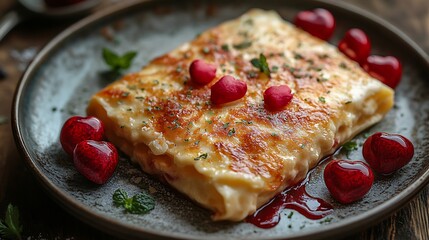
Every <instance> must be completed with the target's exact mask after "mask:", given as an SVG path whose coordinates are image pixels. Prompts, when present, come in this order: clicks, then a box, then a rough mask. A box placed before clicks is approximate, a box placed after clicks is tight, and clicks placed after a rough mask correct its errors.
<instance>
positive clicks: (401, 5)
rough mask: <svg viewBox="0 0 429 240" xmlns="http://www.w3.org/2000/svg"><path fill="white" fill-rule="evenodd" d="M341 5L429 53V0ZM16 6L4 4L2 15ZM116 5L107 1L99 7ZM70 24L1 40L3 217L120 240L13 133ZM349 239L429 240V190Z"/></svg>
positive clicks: (40, 234)
mask: <svg viewBox="0 0 429 240" xmlns="http://www.w3.org/2000/svg"><path fill="white" fill-rule="evenodd" d="M335 1H341V0H335ZM343 1H346V2H349V3H352V4H354V5H356V6H359V7H361V8H364V9H367V10H369V11H371V12H373V13H375V14H376V15H378V16H380V17H383V18H385V19H386V20H388V21H390V22H391V23H393V24H394V25H395V26H397V27H398V28H400V29H401V30H403V31H404V32H405V33H406V34H408V35H409V36H410V37H411V38H412V39H413V40H414V41H416V42H417V43H418V44H419V45H420V46H421V47H422V48H423V49H424V50H425V51H426V52H427V53H429V1H428V0H408V1H404V0H373V1H367V0H343ZM13 2H14V1H13V0H1V1H0V16H3V15H4V13H5V12H6V11H7V10H8V9H10V8H11V7H12V5H13ZM115 2H118V1H113V0H105V2H104V3H103V4H102V6H101V7H100V8H102V7H105V6H107V5H110V4H114V3H115ZM71 23H73V20H68V21H56V22H55V23H52V22H46V21H31V22H26V23H24V24H21V25H20V26H18V27H17V28H15V29H14V30H13V31H12V32H11V33H10V34H9V35H8V36H7V37H6V38H5V39H4V40H3V41H0V67H1V68H3V70H4V71H5V72H6V73H7V76H6V77H5V78H3V79H1V78H0V216H1V218H2V217H3V216H4V212H5V209H6V206H7V204H8V203H13V204H14V205H17V206H18V207H19V209H20V211H21V221H22V222H23V225H24V231H23V236H24V238H25V239H116V238H115V237H112V236H109V235H107V234H105V233H103V232H100V231H98V230H96V229H94V228H92V227H90V226H88V225H86V224H84V223H82V222H81V221H79V220H78V219H76V218H74V217H73V216H71V215H70V214H68V213H67V212H65V211H64V210H63V209H62V208H60V207H59V206H58V205H57V204H56V203H55V202H54V201H53V200H52V199H51V198H50V196H49V195H48V194H47V193H46V192H45V191H44V190H43V189H42V187H41V186H40V185H39V184H38V182H37V181H36V179H35V177H34V176H33V175H32V173H31V172H30V171H29V169H27V167H26V165H25V163H24V161H23V159H22V157H21V156H20V155H19V153H18V151H17V148H16V146H15V142H14V139H13V135H12V131H11V125H10V115H11V114H10V112H11V105H12V97H13V93H14V90H15V88H16V85H17V83H18V80H19V78H20V76H21V75H22V73H23V69H24V68H25V66H26V65H27V64H28V62H29V61H30V60H31V58H32V57H33V55H34V53H36V52H37V51H38V50H40V49H41V47H42V46H43V45H44V44H45V43H47V42H48V41H49V40H50V39H51V38H52V37H54V36H55V35H56V34H58V33H59V32H60V31H61V30H63V29H64V28H66V27H67V26H69V25H70V24H71ZM0 75H1V73H0ZM347 239H429V187H426V188H425V189H424V190H423V191H422V192H421V193H420V194H418V195H417V196H416V197H415V198H414V199H413V200H412V201H411V202H410V203H408V204H407V205H406V206H405V207H404V208H402V209H400V210H399V211H397V212H396V213H394V214H393V215H391V216H389V217H388V218H386V219H384V220H383V221H382V222H380V223H378V224H377V225H374V226H368V228H367V229H360V231H359V232H357V233H355V234H354V235H352V236H350V237H347Z"/></svg>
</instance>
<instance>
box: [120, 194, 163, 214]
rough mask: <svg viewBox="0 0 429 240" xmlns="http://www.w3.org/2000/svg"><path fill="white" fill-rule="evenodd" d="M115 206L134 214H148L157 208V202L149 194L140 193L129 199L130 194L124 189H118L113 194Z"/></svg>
mask: <svg viewBox="0 0 429 240" xmlns="http://www.w3.org/2000/svg"><path fill="white" fill-rule="evenodd" d="M113 204H114V205H115V206H116V207H123V208H125V212H128V213H132V214H146V213H148V212H150V211H151V210H153V209H154V208H155V200H154V199H153V197H152V196H150V195H149V194H147V193H139V194H136V195H134V196H133V197H128V193H127V192H125V191H124V190H122V189H117V190H116V191H115V193H114V194H113Z"/></svg>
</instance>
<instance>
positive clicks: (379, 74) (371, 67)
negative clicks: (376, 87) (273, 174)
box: [362, 55, 402, 89]
mask: <svg viewBox="0 0 429 240" xmlns="http://www.w3.org/2000/svg"><path fill="white" fill-rule="evenodd" d="M362 67H363V69H365V71H366V72H367V73H368V74H369V75H371V76H372V77H374V78H376V79H378V80H380V81H381V82H382V83H384V84H386V85H387V86H389V87H391V88H393V89H395V88H396V86H398V84H399V82H400V80H401V77H402V64H401V62H399V60H398V59H397V58H396V57H393V56H386V57H383V56H376V55H372V56H369V57H368V58H367V59H366V60H365V61H364V62H363V63H362Z"/></svg>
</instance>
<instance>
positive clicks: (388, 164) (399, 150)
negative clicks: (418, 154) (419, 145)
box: [362, 132, 414, 175]
mask: <svg viewBox="0 0 429 240" xmlns="http://www.w3.org/2000/svg"><path fill="white" fill-rule="evenodd" d="M362 153H363V157H364V158H365V160H366V161H367V162H368V164H369V165H370V166H371V168H372V169H374V171H376V172H378V173H380V174H385V175H387V174H391V173H393V172H395V171H396V170H398V169H400V168H402V167H403V166H405V165H406V164H407V163H409V162H410V160H411V159H412V158H413V156H414V146H413V144H412V143H411V141H410V140H408V139H407V138H405V137H404V136H401V135H399V134H390V133H384V132H378V133H375V134H373V135H372V136H370V137H369V138H368V139H366V141H365V143H364V144H363V149H362Z"/></svg>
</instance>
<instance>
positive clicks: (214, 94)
mask: <svg viewBox="0 0 429 240" xmlns="http://www.w3.org/2000/svg"><path fill="white" fill-rule="evenodd" d="M246 92H247V84H246V83H245V82H243V81H240V80H237V79H235V78H234V77H232V76H228V75H227V76H224V77H222V78H221V79H220V80H219V81H217V82H216V83H215V84H214V85H213V86H212V87H211V96H210V99H211V102H212V103H213V104H216V105H217V104H224V103H229V102H233V101H235V100H238V99H240V98H242V97H244V95H246Z"/></svg>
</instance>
